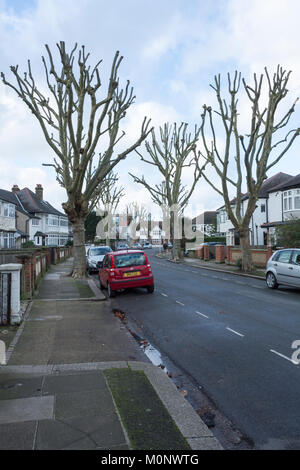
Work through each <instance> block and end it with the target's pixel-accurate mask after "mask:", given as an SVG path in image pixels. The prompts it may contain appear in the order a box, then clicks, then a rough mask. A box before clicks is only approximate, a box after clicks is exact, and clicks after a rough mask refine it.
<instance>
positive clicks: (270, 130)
mask: <svg viewBox="0 0 300 470" xmlns="http://www.w3.org/2000/svg"><path fill="white" fill-rule="evenodd" d="M290 73H291V72H287V71H286V70H284V69H283V68H282V67H280V66H278V67H277V70H276V72H275V73H274V74H273V76H272V77H271V76H270V74H269V72H268V70H267V69H266V68H265V74H264V75H260V77H257V75H256V74H254V76H253V84H252V85H251V86H250V85H249V84H247V83H246V81H245V79H244V78H243V79H241V74H240V73H237V72H235V74H234V76H233V78H232V77H231V76H230V75H229V74H228V77H227V82H228V83H227V91H228V95H229V96H228V98H227V99H224V98H223V97H222V94H221V79H220V75H218V76H215V80H214V85H211V86H212V88H213V89H214V91H215V93H216V97H217V102H218V110H217V111H216V114H217V115H218V116H220V118H221V119H220V120H221V124H222V126H223V129H224V134H225V145H224V149H222V151H221V150H220V148H219V146H218V145H217V140H216V132H215V122H214V119H213V115H212V109H211V107H209V106H206V105H204V107H203V113H202V115H201V118H202V124H201V137H202V147H203V150H202V156H203V158H204V159H205V161H206V162H207V163H209V164H210V165H211V166H212V167H213V169H214V170H215V173H216V175H217V177H218V179H219V183H220V187H218V185H217V184H216V183H215V182H213V181H211V180H210V179H209V178H208V177H207V175H205V176H204V177H205V179H206V181H207V182H208V183H209V184H210V185H211V186H212V187H213V188H214V189H215V190H216V191H217V192H218V193H219V194H221V195H222V196H223V199H224V203H225V207H226V211H227V213H228V216H229V219H230V220H231V222H232V224H233V226H234V227H235V228H236V229H237V230H238V231H240V232H241V233H242V232H243V233H244V232H245V230H246V229H247V230H249V229H248V227H249V222H250V219H251V217H252V214H253V212H254V210H255V207H256V201H257V198H258V195H259V191H260V188H261V186H262V184H263V181H264V179H265V178H266V173H267V171H268V170H269V169H270V168H272V167H273V166H274V165H276V164H277V163H278V162H279V161H280V160H281V158H282V157H283V156H284V155H285V153H286V152H287V151H288V150H289V149H290V148H291V146H292V144H293V143H294V141H295V139H296V137H297V136H298V135H299V133H300V128H297V129H293V130H290V131H289V132H288V133H287V134H286V135H285V136H280V137H279V138H278V140H277V141H276V142H273V139H274V135H275V134H277V133H280V132H282V130H283V129H284V128H285V127H286V126H287V125H288V123H289V121H290V118H291V116H292V114H293V112H294V110H295V105H296V103H297V101H298V100H296V101H295V102H294V103H293V105H292V106H291V107H290V109H289V110H288V111H287V112H286V113H285V114H284V115H283V116H282V117H281V118H280V119H279V120H278V121H277V122H276V117H277V112H278V106H279V104H280V103H281V102H282V101H283V100H284V98H285V97H286V95H287V93H288V89H287V85H288V81H289V77H290ZM264 76H265V77H266V81H267V91H268V96H267V103H266V105H265V107H264V108H263V109H260V108H261V104H262V100H263V98H265V96H263V79H264ZM241 83H242V85H243V90H244V92H245V93H246V96H247V98H248V100H249V102H250V104H251V117H250V130H249V133H247V134H245V135H241V134H240V133H239V122H238V119H239V113H238V93H239V89H240V85H241ZM207 129H208V130H209V133H210V135H211V142H210V143H209V142H208V137H207V133H206V132H207ZM275 149H276V152H277V153H276V155H275V157H273V159H272V160H271V158H272V156H273V151H274V150H275ZM229 171H230V172H231V173H232V174H234V173H235V175H236V177H235V179H232V177H230V174H229ZM243 185H245V186H246V188H247V206H246V207H244V208H243V207H242V206H243V203H242V201H243V193H242V186H243ZM232 188H234V189H235V210H234V211H233V210H232V207H231V201H230V197H231V191H230V190H231V189H232Z"/></svg>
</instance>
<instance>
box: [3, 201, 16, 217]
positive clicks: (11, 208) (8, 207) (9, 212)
mask: <svg viewBox="0 0 300 470" xmlns="http://www.w3.org/2000/svg"><path fill="white" fill-rule="evenodd" d="M4 217H11V218H14V217H15V205H14V204H4Z"/></svg>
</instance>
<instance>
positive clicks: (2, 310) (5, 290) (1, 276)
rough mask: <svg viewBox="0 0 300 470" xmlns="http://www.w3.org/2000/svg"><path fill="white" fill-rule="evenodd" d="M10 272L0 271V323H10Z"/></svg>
mask: <svg viewBox="0 0 300 470" xmlns="http://www.w3.org/2000/svg"><path fill="white" fill-rule="evenodd" d="M10 292H11V274H10V273H0V325H8V324H9V323H10Z"/></svg>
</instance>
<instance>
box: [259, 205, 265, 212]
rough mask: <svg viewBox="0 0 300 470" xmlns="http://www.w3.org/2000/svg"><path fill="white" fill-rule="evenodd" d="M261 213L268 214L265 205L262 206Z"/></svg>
mask: <svg viewBox="0 0 300 470" xmlns="http://www.w3.org/2000/svg"><path fill="white" fill-rule="evenodd" d="M260 212H266V205H265V204H262V205H261V206H260Z"/></svg>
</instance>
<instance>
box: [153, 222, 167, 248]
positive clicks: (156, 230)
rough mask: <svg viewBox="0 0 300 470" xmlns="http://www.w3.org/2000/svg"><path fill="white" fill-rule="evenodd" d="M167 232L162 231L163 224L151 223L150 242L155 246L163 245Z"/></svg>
mask: <svg viewBox="0 0 300 470" xmlns="http://www.w3.org/2000/svg"><path fill="white" fill-rule="evenodd" d="M165 235H166V234H165V231H164V230H163V229H162V222H155V221H151V230H150V237H149V238H150V240H151V243H152V244H153V245H161V243H162V240H163V239H164V238H165Z"/></svg>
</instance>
